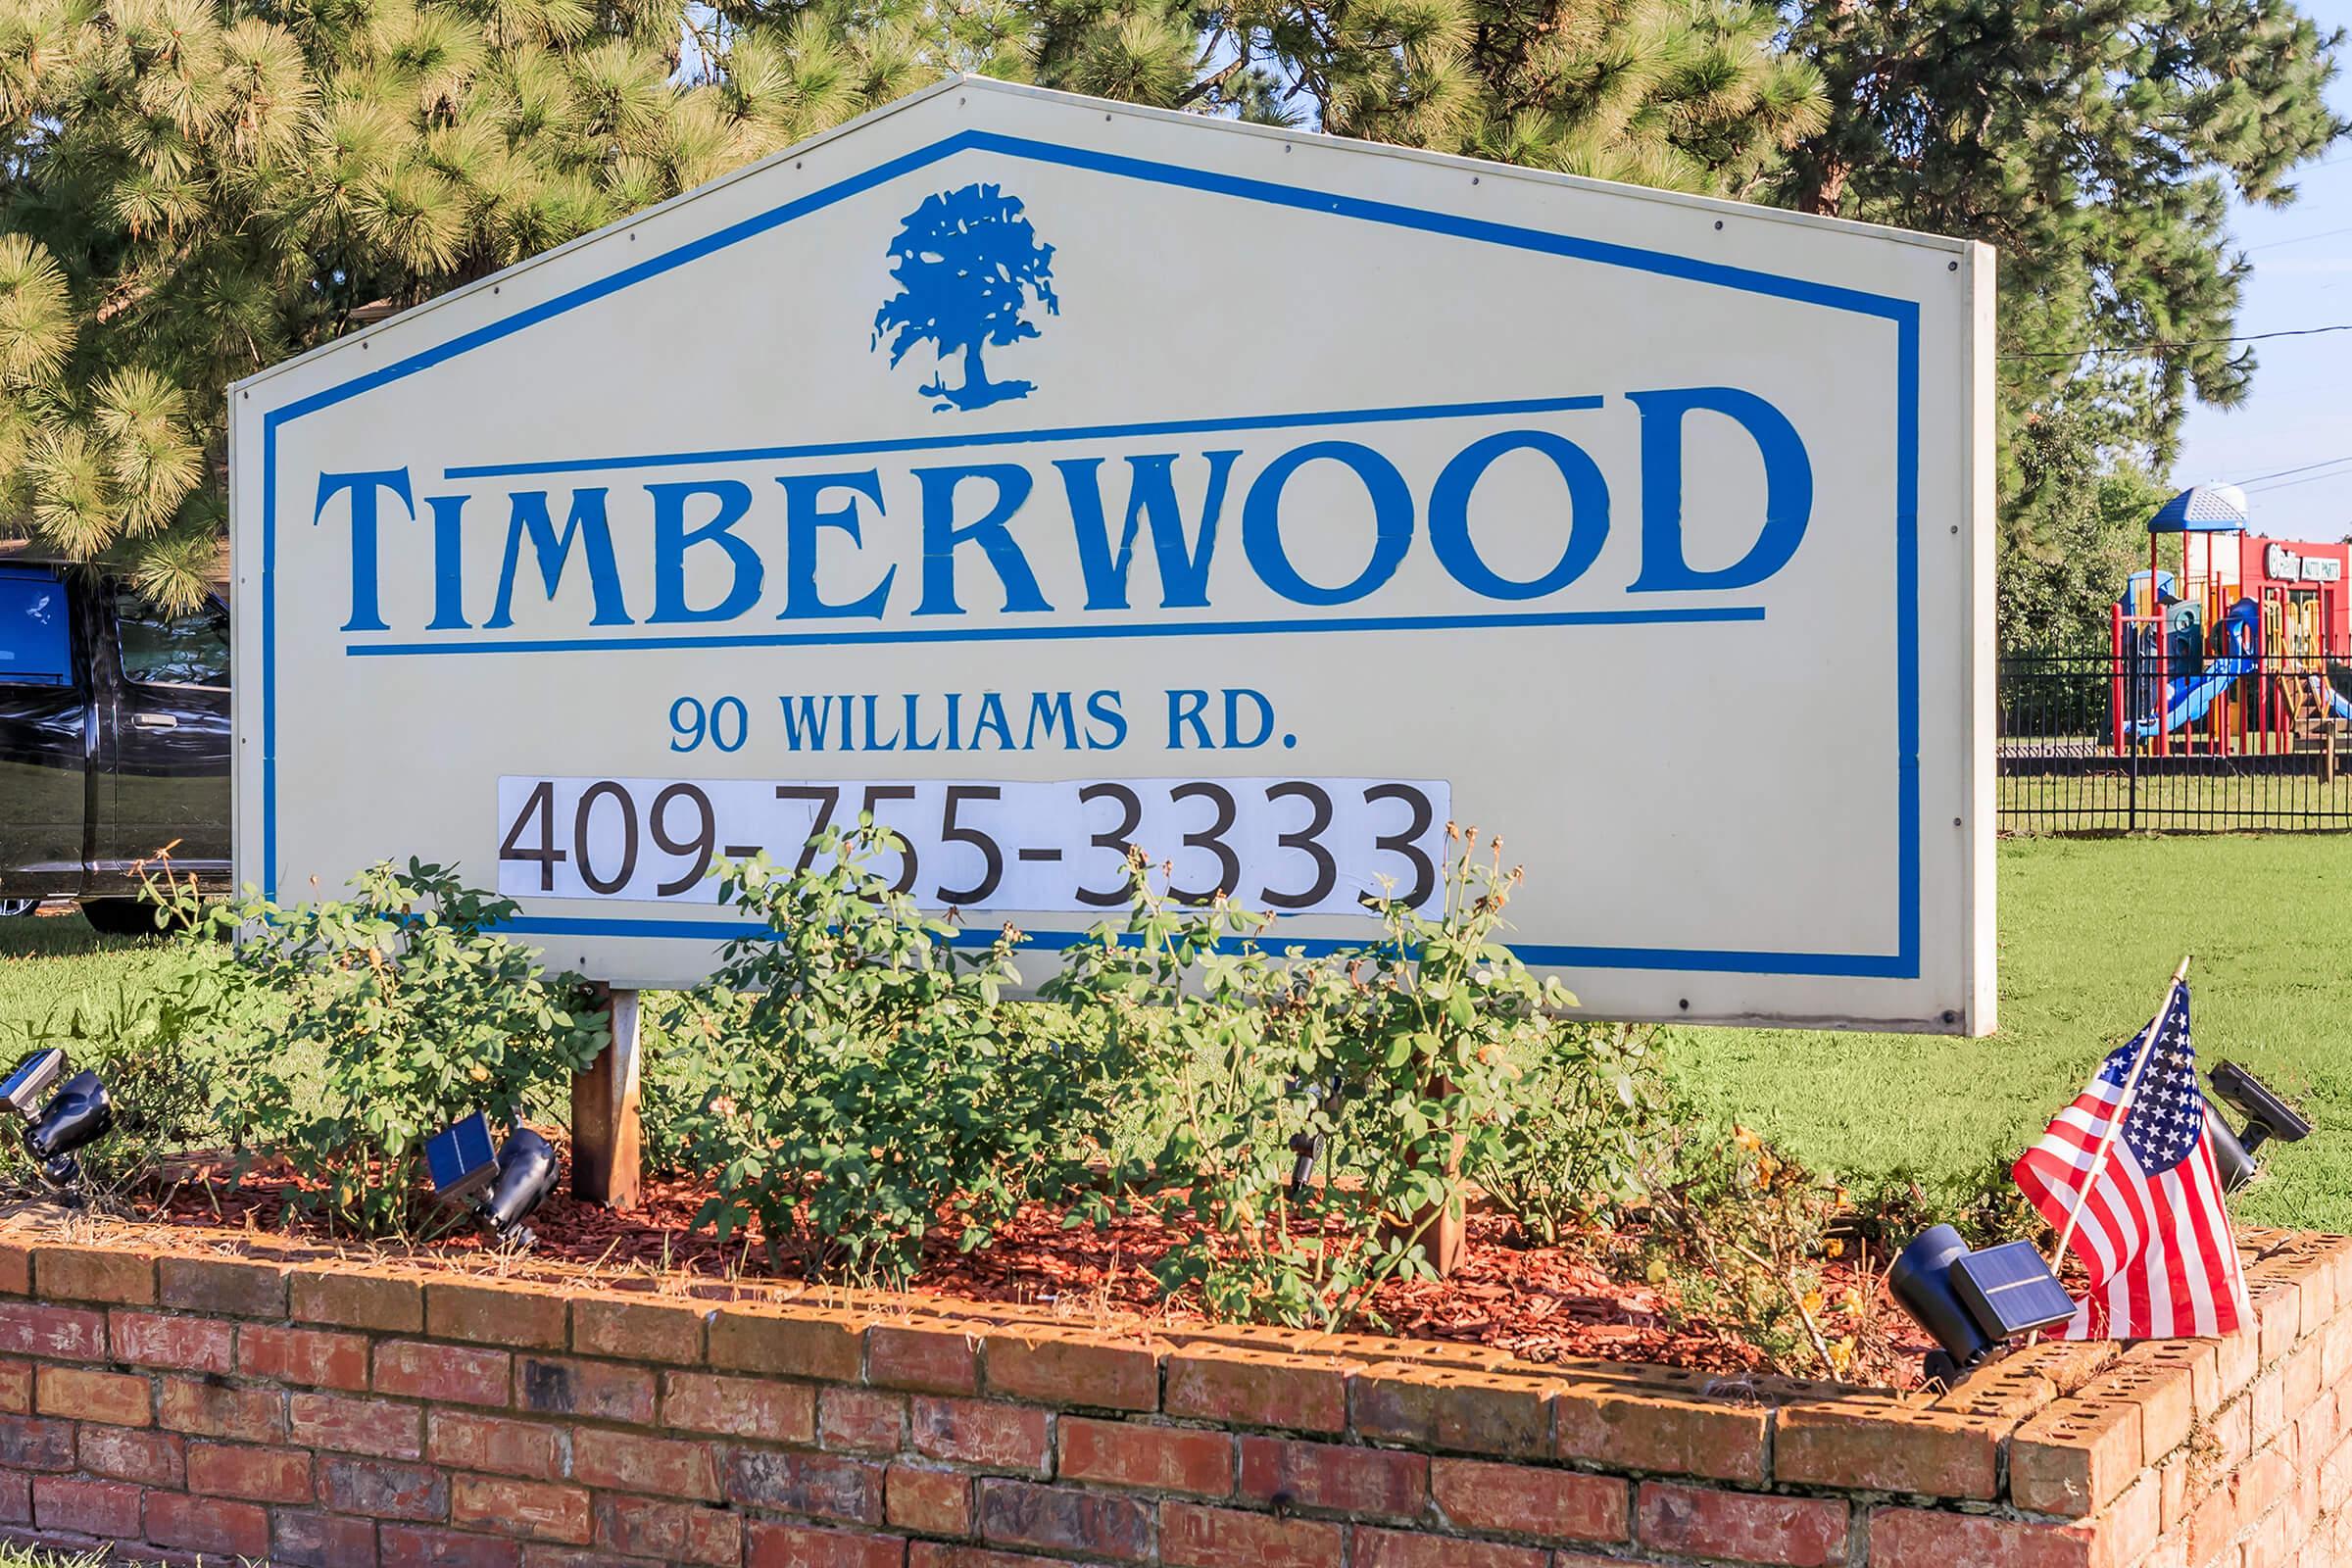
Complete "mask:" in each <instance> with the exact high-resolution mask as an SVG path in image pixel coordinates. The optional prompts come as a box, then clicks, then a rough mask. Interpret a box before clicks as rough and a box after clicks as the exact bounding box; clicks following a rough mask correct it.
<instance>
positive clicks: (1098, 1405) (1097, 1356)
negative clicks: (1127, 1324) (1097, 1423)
mask: <svg viewBox="0 0 2352 1568" xmlns="http://www.w3.org/2000/svg"><path fill="white" fill-rule="evenodd" d="M981 1362H982V1365H981V1377H982V1380H983V1382H984V1385H985V1387H986V1388H987V1390H988V1392H989V1393H991V1394H995V1395H1001V1396H1004V1397H1007V1398H1014V1399H1033V1400H1036V1401H1037V1402H1039V1403H1041V1404H1057V1405H1061V1406H1063V1407H1064V1408H1074V1409H1099V1410H1156V1409H1158V1408H1159V1354H1158V1352H1156V1351H1154V1350H1152V1349H1150V1348H1146V1347H1144V1346H1140V1345H1134V1344H1127V1343H1121V1342H1117V1341H1112V1340H1091V1339H1080V1338H1077V1337H1075V1336H1070V1337H1057V1338H1050V1339H1049V1338H1035V1339H1032V1338H1027V1337H1016V1336H1009V1335H1006V1336H992V1337H991V1338H990V1339H989V1342H988V1344H987V1346H986V1347H985V1348H984V1349H983V1351H982V1355H981Z"/></svg>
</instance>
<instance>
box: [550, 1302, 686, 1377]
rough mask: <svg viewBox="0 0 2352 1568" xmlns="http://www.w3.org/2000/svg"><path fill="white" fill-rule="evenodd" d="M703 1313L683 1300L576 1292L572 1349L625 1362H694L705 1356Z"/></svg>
mask: <svg viewBox="0 0 2352 1568" xmlns="http://www.w3.org/2000/svg"><path fill="white" fill-rule="evenodd" d="M705 1311H706V1309H705V1308H703V1307H700V1306H696V1305H694V1304H692V1303H691V1302H687V1301H649V1300H642V1299H637V1300H632V1299H627V1298H613V1297H601V1296H575V1297H573V1298H572V1299H571V1348H573V1349H575V1350H580V1351H584V1352H586V1353H587V1354H589V1355H613V1356H618V1357H620V1358H621V1359H623V1360H627V1361H672V1362H675V1363H677V1364H679V1365H681V1366H693V1365H694V1364H695V1363H697V1362H699V1361H700V1360H702V1358H703V1316H704V1313H705Z"/></svg>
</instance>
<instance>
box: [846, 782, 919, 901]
mask: <svg viewBox="0 0 2352 1568" xmlns="http://www.w3.org/2000/svg"><path fill="white" fill-rule="evenodd" d="M913 799H914V786H913V785H911V784H868V785H867V786H866V787H865V805H864V806H862V807H860V808H859V809H860V810H862V811H863V812H864V813H865V814H866V815H867V816H871V817H874V820H875V821H877V822H879V821H880V820H881V818H880V817H879V816H876V815H875V808H876V807H878V806H880V805H881V804H882V803H883V802H884V801H911V800H913ZM883 831H884V832H886V833H888V834H889V835H890V837H889V838H888V839H886V840H884V841H883V842H884V843H886V844H888V845H890V846H891V847H892V848H894V849H896V850H897V851H898V852H899V879H898V880H897V881H896V882H893V883H892V884H891V885H890V891H891V892H893V893H912V892H913V891H914V872H915V860H914V840H912V839H910V838H908V837H907V835H906V834H904V833H901V832H900V831H898V830H897V829H896V828H885V829H883Z"/></svg>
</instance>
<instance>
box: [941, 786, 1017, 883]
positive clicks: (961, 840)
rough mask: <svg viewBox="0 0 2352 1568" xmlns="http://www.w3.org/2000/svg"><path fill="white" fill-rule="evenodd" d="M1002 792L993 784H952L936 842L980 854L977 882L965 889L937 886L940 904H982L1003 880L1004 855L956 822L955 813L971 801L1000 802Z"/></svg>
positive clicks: (985, 837)
mask: <svg viewBox="0 0 2352 1568" xmlns="http://www.w3.org/2000/svg"><path fill="white" fill-rule="evenodd" d="M1004 798H1005V792H1004V791H1003V790H1001V789H999V788H997V787H996V786H995V785H994V784H951V785H949V786H948V804H947V809H946V810H945V811H944V812H943V813H942V814H941V817H940V824H939V841H940V842H941V843H942V844H969V845H971V846H972V847H973V848H974V849H976V850H978V851H979V852H980V880H979V881H977V882H975V883H973V884H972V885H971V886H970V887H968V888H952V887H949V886H948V885H947V884H945V883H942V884H940V889H939V898H940V902H941V903H943V904H950V905H963V904H985V903H987V902H988V898H989V895H990V894H992V893H994V892H996V891H997V884H998V883H999V882H1001V881H1003V880H1004V879H1005V852H1004V851H1003V850H1001V849H998V848H997V841H996V840H995V839H992V838H990V837H989V836H988V835H987V834H985V833H983V832H981V831H980V830H979V829H978V828H976V827H966V826H965V825H964V824H963V823H961V822H959V821H957V820H956V812H957V811H958V810H960V809H962V808H963V807H964V806H965V805H966V804H968V803H970V802H973V801H1001V800H1003V799H1004Z"/></svg>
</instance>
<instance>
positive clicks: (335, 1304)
mask: <svg viewBox="0 0 2352 1568" xmlns="http://www.w3.org/2000/svg"><path fill="white" fill-rule="evenodd" d="M290 1284H291V1287H292V1289H291V1292H290V1295H291V1298H292V1314H291V1315H292V1316H293V1317H294V1318H295V1319H296V1320H297V1321H299V1322H303V1323H325V1324H328V1325H330V1326H332V1327H335V1328H344V1329H368V1330H370V1331H371V1332H373V1333H377V1334H422V1333H423V1332H424V1282H423V1281H421V1280H419V1279H417V1277H416V1276H414V1275H410V1274H396V1273H391V1272H386V1271H377V1270H367V1269H355V1268H349V1267H343V1266H338V1265H332V1264H328V1265H321V1266H319V1267H316V1268H297V1269H296V1270H294V1273H293V1277H292V1280H291V1281H290Z"/></svg>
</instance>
